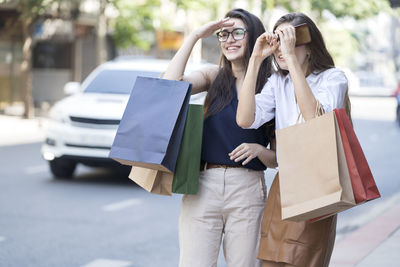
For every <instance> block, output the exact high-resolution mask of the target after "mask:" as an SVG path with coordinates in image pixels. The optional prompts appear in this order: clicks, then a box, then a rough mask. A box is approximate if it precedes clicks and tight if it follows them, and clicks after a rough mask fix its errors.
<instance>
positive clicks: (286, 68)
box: [278, 62, 289, 70]
mask: <svg viewBox="0 0 400 267" xmlns="http://www.w3.org/2000/svg"><path fill="white" fill-rule="evenodd" d="M278 66H279V68H280V69H281V70H288V69H289V68H288V66H287V65H286V64H285V63H284V62H279V63H278Z"/></svg>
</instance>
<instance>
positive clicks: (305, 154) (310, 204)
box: [276, 112, 355, 221]
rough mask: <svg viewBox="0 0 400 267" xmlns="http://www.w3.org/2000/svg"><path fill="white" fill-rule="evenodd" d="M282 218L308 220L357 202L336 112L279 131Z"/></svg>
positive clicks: (351, 205) (341, 209)
mask: <svg viewBox="0 0 400 267" xmlns="http://www.w3.org/2000/svg"><path fill="white" fill-rule="evenodd" d="M276 139H277V153H278V161H279V181H280V191H281V202H282V203H281V204H282V219H288V220H291V221H304V220H310V219H314V218H316V217H319V216H325V215H326V214H335V213H337V212H339V211H343V210H345V209H348V208H351V207H353V206H354V205H355V201H354V195H353V191H352V186H351V181H350V176H349V171H348V168H347V163H346V157H345V154H344V150H343V144H342V141H341V136H340V131H339V127H338V122H337V120H336V116H335V113H334V112H329V113H327V114H324V115H322V116H319V117H316V118H314V119H311V120H308V121H306V122H304V123H300V124H296V125H293V126H290V127H287V128H284V129H280V130H277V131H276Z"/></svg>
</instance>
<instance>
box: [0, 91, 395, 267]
mask: <svg viewBox="0 0 400 267" xmlns="http://www.w3.org/2000/svg"><path fill="white" fill-rule="evenodd" d="M352 103H353V114H354V125H355V130H356V133H357V135H358V138H359V140H360V143H361V145H362V147H363V149H364V152H365V155H366V157H367V160H368V162H369V164H370V167H371V169H372V172H373V174H374V177H375V179H376V182H377V185H378V187H379V189H380V191H381V194H382V198H381V199H379V200H374V201H372V202H370V203H367V204H363V205H361V206H359V207H356V208H353V209H350V210H348V211H345V212H343V213H341V214H340V216H339V220H338V230H337V233H338V235H337V241H336V247H335V250H334V255H333V259H332V264H331V266H355V265H353V264H346V262H349V259H348V258H349V255H350V259H352V257H351V255H354V253H356V252H357V250H358V249H359V247H360V246H361V245H362V242H363V240H364V242H365V241H368V242H370V243H371V244H372V245H373V246H372V249H371V250H370V251H367V252H365V251H364V254H365V253H366V254H365V255H362V258H360V259H358V261H353V263H358V265H357V266H397V265H396V264H397V263H398V260H399V254H398V250H399V248H400V247H399V244H400V243H399V241H400V240H399V234H397V236H396V235H394V234H395V233H396V230H397V231H398V229H399V227H400V220H399V216H398V214H397V219H396V214H394V215H395V218H392V219H391V218H389V220H392V221H387V219H386V221H383V222H382V221H380V223H381V225H379V227H382V228H385V227H389V228H390V227H394V226H393V225H395V226H396V227H395V228H393V229H391V230H390V229H389V230H390V234H393V235H394V236H392V237H391V238H393V240H391V239H390V238H387V237H384V240H380V241H379V242H374V239H379V238H382V236H381V235H382V234H380V232H379V230H380V229H379V228H377V229H372V231H371V232H368V233H367V236H363V237H361V239H360V238H359V239H357V240H355V241H354V240H350V241H351V246H350V247H346V249H345V250H344V251H343V250H342V249H341V244H344V245H343V246H346V243H343V241H346V239H347V238H349V236H350V237H351V235H352V234H353V233H355V232H357V231H358V230H360V229H362V228H363V227H366V226H368V225H369V224H370V223H371V222H373V221H374V220H376V219H379V218H380V216H383V215H384V214H385V212H388V211H390V210H391V209H393V208H396V207H398V206H399V204H398V203H399V200H400V193H399V192H400V180H399V173H400V164H399V158H400V151H399V140H400V128H399V127H398V125H397V124H396V122H395V112H394V110H395V107H396V101H395V99H394V98H389V97H385V98H383V97H381V98H371V97H352ZM365 118H373V119H365ZM46 121H47V119H46V118H44V117H38V118H36V119H32V120H22V119H20V118H18V117H15V116H14V117H11V116H4V115H1V116H0V122H1V125H2V129H3V130H2V132H1V135H0V136H1V138H0V139H1V146H0V162H1V169H0V177H1V179H0V188H1V194H0V248H1V249H0V262H1V266H16V267H17V266H66V267H67V266H91V267H98V266H111V267H113V266H143V267H145V266H171V267H172V266H177V263H178V255H179V247H178V232H177V231H178V215H179V209H180V199H181V197H180V196H179V195H173V196H172V197H167V196H159V195H153V194H150V193H148V192H146V191H144V190H143V189H141V188H140V187H138V186H136V185H135V184H134V183H133V182H132V181H130V180H129V179H128V178H127V177H126V176H123V175H121V174H118V173H116V172H112V171H110V170H106V169H94V168H89V167H83V166H80V167H78V169H77V173H76V177H75V178H74V179H72V180H57V179H53V177H52V174H51V172H50V171H49V167H48V164H47V163H46V161H45V160H43V159H42V158H41V156H40V153H39V151H40V147H41V145H42V142H43V138H44V125H45V124H46ZM3 127H4V128H3ZM273 174H274V171H273V170H269V171H267V173H266V179H267V184H270V183H271V181H272V177H273ZM395 219H396V220H395ZM385 241H386V242H391V243H392V245H391V244H390V243H389V247H388V248H386V247H385V246H387V245H385ZM346 242H347V241H346ZM374 244H375V246H374ZM382 247H383V248H382ZM380 248H381V250H383V252H381V251H380V250H379V249H380ZM356 260H357V259H356ZM385 260H386V264H383V265H380V263H382V262H385ZM350 262H351V260H350ZM219 266H225V264H224V260H223V257H222V255H221V257H220V265H219Z"/></svg>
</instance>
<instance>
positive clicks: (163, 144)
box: [109, 77, 192, 173]
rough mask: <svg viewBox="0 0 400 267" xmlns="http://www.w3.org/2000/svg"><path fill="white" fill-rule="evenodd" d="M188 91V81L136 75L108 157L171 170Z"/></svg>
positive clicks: (190, 89)
mask: <svg viewBox="0 0 400 267" xmlns="http://www.w3.org/2000/svg"><path fill="white" fill-rule="evenodd" d="M191 91H192V85H191V84H190V83H188V82H182V81H171V80H164V79H157V78H148V77H137V79H136V82H135V85H134V87H133V89H132V92H131V96H130V98H129V101H128V104H127V106H126V108H125V112H124V115H123V116H122V119H121V122H120V124H119V127H118V130H117V134H116V136H115V138H114V143H113V145H112V147H111V151H110V155H109V157H110V158H112V159H115V160H116V161H118V162H120V163H122V164H124V165H131V166H139V167H145V168H150V169H155V170H160V171H166V172H171V173H173V172H174V171H175V165H176V161H177V158H178V153H179V148H180V144H181V140H182V135H183V130H184V127H185V121H186V116H187V112H188V106H189V100H190V94H191Z"/></svg>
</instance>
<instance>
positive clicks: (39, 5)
mask: <svg viewBox="0 0 400 267" xmlns="http://www.w3.org/2000/svg"><path fill="white" fill-rule="evenodd" d="M59 2H60V1H59V0H24V1H18V4H17V10H18V11H19V12H20V17H19V19H20V20H21V23H22V32H23V45H22V64H21V74H22V87H23V88H22V97H23V100H24V115H23V116H24V118H33V117H34V115H35V113H34V111H35V110H34V106H33V97H32V41H33V26H34V24H35V23H36V21H37V20H38V19H40V18H42V17H44V16H45V15H46V11H47V10H48V9H49V8H50V7H51V6H52V5H53V4H57V3H59Z"/></svg>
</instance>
